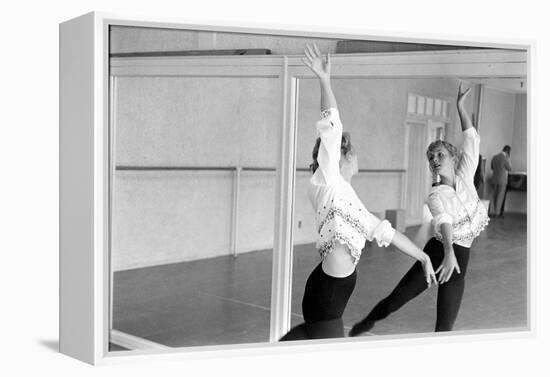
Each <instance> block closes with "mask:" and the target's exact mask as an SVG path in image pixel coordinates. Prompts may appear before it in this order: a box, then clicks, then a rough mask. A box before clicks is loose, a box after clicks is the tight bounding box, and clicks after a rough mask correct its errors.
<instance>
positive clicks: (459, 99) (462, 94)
mask: <svg viewBox="0 0 550 377" xmlns="http://www.w3.org/2000/svg"><path fill="white" fill-rule="evenodd" d="M471 90H472V88H467V89H466V90H464V88H463V86H462V83H460V85H458V95H457V96H456V106H457V107H458V108H459V109H461V108H464V101H465V100H466V97H467V96H468V93H470V91H471Z"/></svg>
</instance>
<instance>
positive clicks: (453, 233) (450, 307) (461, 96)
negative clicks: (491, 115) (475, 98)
mask: <svg viewBox="0 0 550 377" xmlns="http://www.w3.org/2000/svg"><path fill="white" fill-rule="evenodd" d="M469 92H470V89H466V90H463V88H462V84H460V85H459V88H458V96H457V102H456V103H457V109H458V115H459V118H460V124H461V127H462V135H463V138H464V143H463V153H462V158H459V153H458V150H457V149H456V148H455V146H453V145H452V144H450V143H448V142H445V141H441V140H438V141H435V142H433V143H431V144H430V145H429V146H428V150H427V152H426V155H427V158H428V162H429V165H430V170H431V171H432V175H433V177H434V183H433V184H432V190H431V192H430V194H429V196H428V207H429V208H430V212H431V213H432V215H433V220H432V222H433V225H434V228H435V237H434V238H432V239H430V240H429V241H428V243H427V244H426V246H425V247H424V251H425V252H426V253H427V254H428V255H429V256H430V258H431V260H432V262H433V263H434V265H435V266H438V267H437V270H436V273H438V274H439V276H438V280H439V284H440V285H439V288H438V292H437V319H436V323H435V331H450V330H452V329H453V325H454V322H455V319H456V316H457V314H458V310H459V308H460V303H461V301H462V294H463V293H464V277H465V275H466V269H467V266H468V259H469V256H470V247H471V245H472V242H473V241H474V239H475V238H476V237H477V236H478V235H479V234H480V233H481V231H482V230H483V229H484V228H485V226H486V225H487V224H488V222H489V218H488V216H487V210H486V209H485V207H484V206H483V204H482V203H481V201H480V200H479V197H478V196H477V192H476V189H475V187H474V174H475V171H476V168H477V164H478V156H479V141H480V139H479V135H478V134H477V131H476V129H475V128H473V127H472V121H471V120H470V117H469V116H468V113H467V112H466V110H465V108H464V100H465V99H466V96H467V95H468V93H469ZM438 178H439V179H438ZM426 288H427V284H426V282H425V281H424V278H423V274H422V268H421V266H420V265H419V264H418V263H416V264H415V265H414V266H413V267H412V268H411V269H410V270H409V271H408V272H407V273H406V274H405V276H404V277H403V278H402V279H401V281H400V282H399V283H398V284H397V286H396V287H395V288H394V290H393V291H392V292H391V293H390V295H389V296H388V297H386V298H385V299H383V300H382V301H380V302H379V303H378V304H377V305H376V306H375V307H374V308H373V309H372V311H371V312H370V313H369V314H368V315H367V316H366V317H365V318H364V319H363V320H362V321H360V322H358V323H356V324H355V325H354V326H353V328H352V329H351V331H350V333H349V335H350V336H357V335H359V334H361V333H363V332H365V331H368V330H370V329H371V328H372V327H373V326H374V324H375V322H376V321H379V320H381V319H384V318H386V317H387V316H388V315H389V314H391V313H393V312H395V311H396V310H398V309H399V308H401V307H402V306H403V305H405V304H406V303H407V302H408V301H409V300H411V299H413V298H414V297H416V296H418V295H419V294H420V293H421V292H422V291H424V289H426Z"/></svg>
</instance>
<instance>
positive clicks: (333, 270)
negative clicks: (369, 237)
mask: <svg viewBox="0 0 550 377" xmlns="http://www.w3.org/2000/svg"><path fill="white" fill-rule="evenodd" d="M322 268H323V272H324V273H325V274H327V275H330V276H333V277H337V278H343V277H346V276H349V275H351V274H352V273H353V271H355V264H354V263H353V257H352V256H351V253H350V251H349V248H348V247H347V246H346V245H344V244H341V243H340V242H336V245H334V249H333V250H332V251H331V252H330V253H329V254H328V255H327V256H326V257H325V259H323V264H322Z"/></svg>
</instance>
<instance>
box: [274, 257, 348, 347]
mask: <svg viewBox="0 0 550 377" xmlns="http://www.w3.org/2000/svg"><path fill="white" fill-rule="evenodd" d="M356 279H357V272H356V271H353V273H352V274H351V275H349V276H346V277H343V278H337V277H333V276H330V275H327V274H326V273H325V272H324V271H323V269H322V263H320V264H319V265H318V266H317V267H316V268H315V270H313V272H312V273H311V274H310V275H309V277H308V279H307V283H306V289H305V292H304V298H303V300H302V313H303V315H304V321H305V322H304V323H302V324H300V325H298V326H296V327H293V328H292V329H291V330H290V331H289V332H288V333H287V334H286V335H284V336H283V337H282V338H281V339H280V340H282V341H286V340H300V339H326V338H340V337H343V336H344V324H343V321H342V315H343V314H344V309H345V308H346V305H347V303H348V300H349V297H350V296H351V293H352V292H353V289H354V288H355V282H356Z"/></svg>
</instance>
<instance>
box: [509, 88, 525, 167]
mask: <svg viewBox="0 0 550 377" xmlns="http://www.w3.org/2000/svg"><path fill="white" fill-rule="evenodd" d="M513 136H514V137H513V140H512V144H511V147H512V158H511V160H512V161H511V162H512V167H513V168H514V170H515V171H527V152H528V150H527V148H528V147H527V94H517V95H516V107H515V113H514V133H513Z"/></svg>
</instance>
